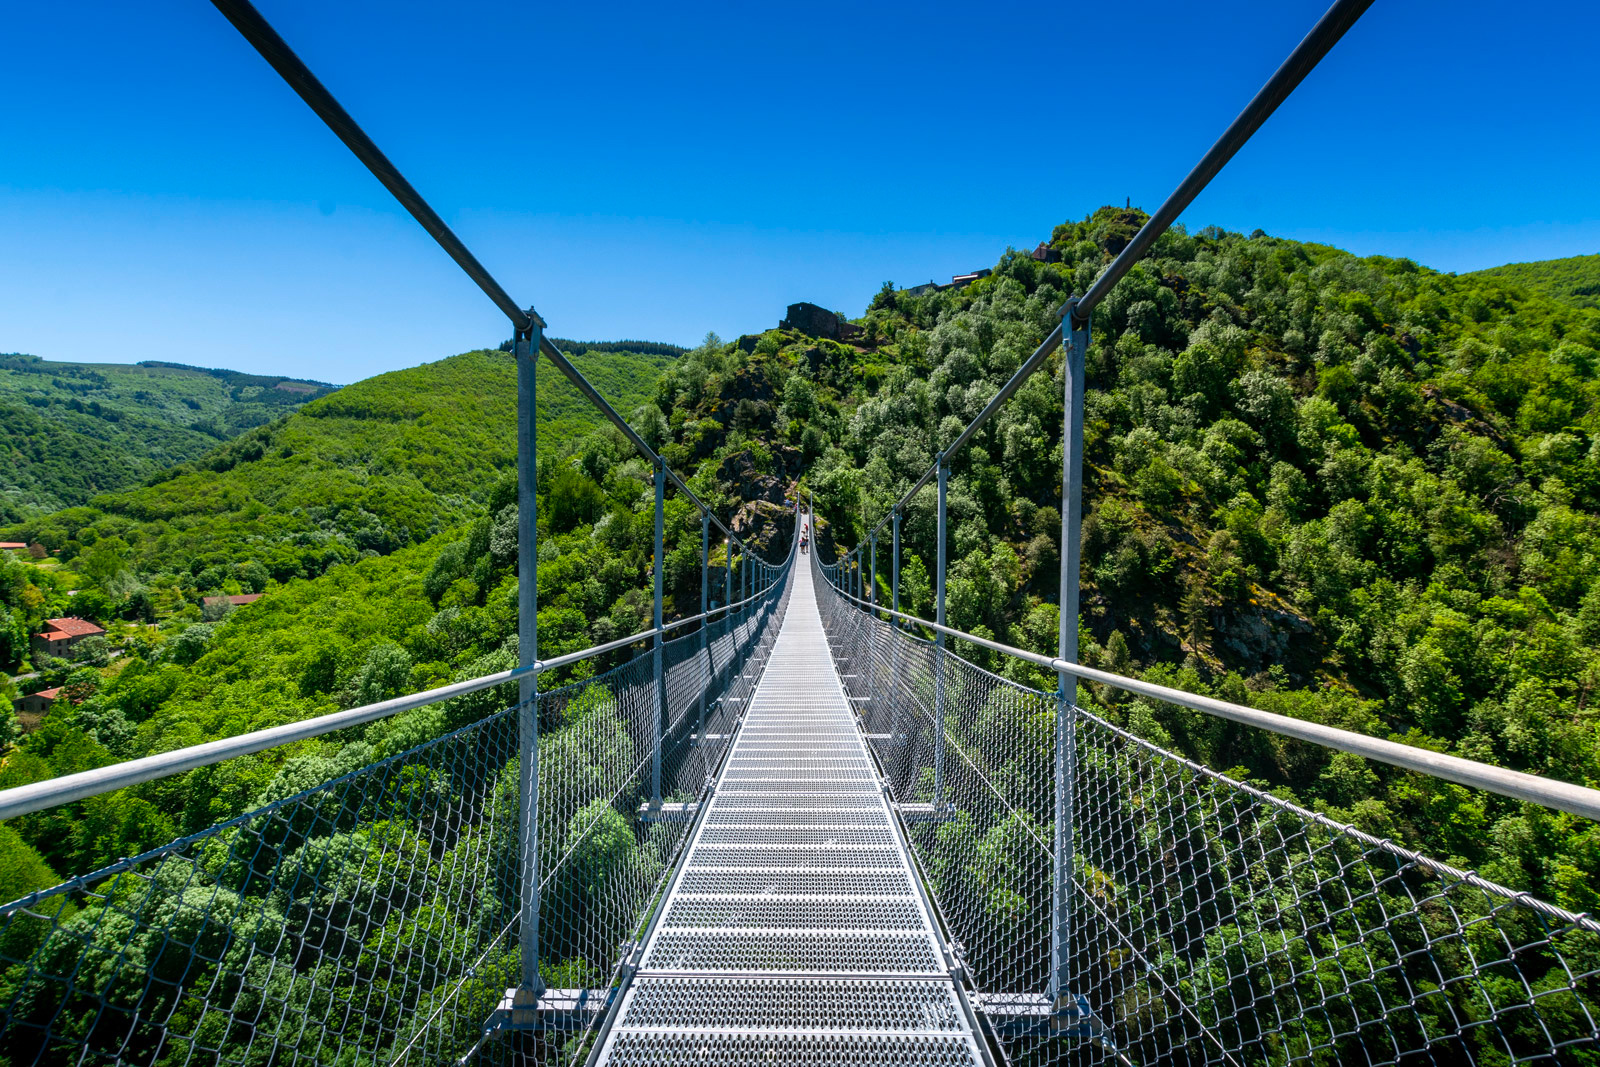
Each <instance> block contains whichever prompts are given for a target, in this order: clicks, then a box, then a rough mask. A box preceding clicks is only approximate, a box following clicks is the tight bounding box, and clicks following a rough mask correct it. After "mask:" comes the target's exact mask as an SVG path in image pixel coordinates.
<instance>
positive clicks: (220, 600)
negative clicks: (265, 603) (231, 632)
mask: <svg viewBox="0 0 1600 1067" xmlns="http://www.w3.org/2000/svg"><path fill="white" fill-rule="evenodd" d="M261 597H262V594H260V593H234V594H232V595H231V596H208V597H201V598H200V603H201V604H202V605H203V606H205V607H208V608H220V607H221V606H222V605H224V604H228V605H230V606H232V607H236V608H239V607H243V606H244V605H246V604H254V603H255V602H256V601H258V600H260V599H261Z"/></svg>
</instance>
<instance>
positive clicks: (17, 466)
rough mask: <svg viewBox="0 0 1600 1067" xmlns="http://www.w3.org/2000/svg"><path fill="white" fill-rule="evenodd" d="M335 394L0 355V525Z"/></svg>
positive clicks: (128, 482)
mask: <svg viewBox="0 0 1600 1067" xmlns="http://www.w3.org/2000/svg"><path fill="white" fill-rule="evenodd" d="M334 388H335V387H334V386H331V385H327V384H325V383H323V382H310V381H301V380H299V379H294V378H284V377H281V376H273V375H256V374H244V373H241V372H238V371H227V370H206V369H203V368H199V367H187V366H184V365H182V364H178V363H159V362H146V363H139V364H131V365H130V364H120V363H56V362H51V361H48V360H43V359H39V358H38V357H36V356H25V355H19V354H15V353H13V354H9V355H0V522H8V521H11V522H14V521H16V520H18V519H20V518H22V517H23V516H25V515H30V514H38V513H40V512H46V511H54V510H57V509H59V508H62V507H66V506H70V505H73V504H82V503H86V502H88V500H89V499H90V498H92V497H93V496H95V495H96V494H98V493H103V492H112V491H115V490H118V489H125V488H127V487H129V486H132V485H137V484H138V483H139V482H141V481H143V480H144V479H145V478H147V477H149V476H150V475H152V474H154V473H156V472H158V471H161V470H164V469H165V468H167V467H171V466H173V465H174V464H178V463H184V462H187V461H190V460H194V459H197V458H198V457H200V456H202V455H204V454H205V453H207V452H209V451H210V450H212V449H213V448H215V447H216V446H217V444H218V443H219V442H221V441H226V440H228V439H230V438H232V437H235V436H237V435H238V434H240V433H242V432H244V431H245V430H248V429H251V428H252V427H256V426H261V425H263V424H265V423H267V422H270V421H272V420H273V419H276V418H280V417H282V416H283V415H285V414H287V413H289V412H292V411H294V410H295V409H296V408H298V407H300V406H301V405H302V404H304V403H305V402H306V401H308V400H312V399H315V398H316V397H319V396H324V395H326V394H327V393H329V392H332V391H333V389H334Z"/></svg>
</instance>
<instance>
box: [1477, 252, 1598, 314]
mask: <svg viewBox="0 0 1600 1067" xmlns="http://www.w3.org/2000/svg"><path fill="white" fill-rule="evenodd" d="M1463 277H1466V278H1501V279H1504V280H1505V281H1508V282H1511V283H1512V284H1514V285H1520V286H1522V287H1523V288H1525V289H1529V290H1532V291H1533V292H1536V293H1543V294H1544V295H1545V296H1548V297H1550V298H1551V299H1553V300H1559V301H1561V302H1562V303H1564V304H1571V305H1573V306H1574V307H1588V308H1600V255H1592V256H1572V257H1570V258H1568V259H1545V260H1538V261H1536V262H1533V263H1507V264H1506V265H1505V266H1503V267H1490V268H1489V269H1488V270H1480V271H1475V272H1473V273H1472V274H1467V275H1463Z"/></svg>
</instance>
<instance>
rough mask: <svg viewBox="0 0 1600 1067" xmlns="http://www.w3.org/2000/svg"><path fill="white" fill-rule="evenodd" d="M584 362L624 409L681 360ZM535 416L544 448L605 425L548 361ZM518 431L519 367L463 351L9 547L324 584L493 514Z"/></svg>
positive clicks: (145, 569) (37, 525)
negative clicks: (99, 551) (216, 567)
mask: <svg viewBox="0 0 1600 1067" xmlns="http://www.w3.org/2000/svg"><path fill="white" fill-rule="evenodd" d="M574 362H575V364H576V365H577V366H578V367H579V368H580V369H581V370H583V371H584V373H585V374H586V375H587V376H589V377H590V380H591V381H592V382H593V383H594V384H595V386H596V388H598V389H599V390H600V391H601V392H602V394H603V395H606V396H608V397H609V398H611V399H612V401H613V402H614V403H615V404H616V405H617V406H618V407H619V408H620V409H621V410H623V411H625V412H626V411H631V410H632V409H633V408H635V407H637V406H638V405H639V404H640V403H642V402H644V401H645V400H646V399H647V398H648V397H649V396H650V395H651V394H652V391H653V389H654V384H655V378H656V376H657V374H658V373H659V369H660V367H661V366H663V365H664V364H666V363H669V362H670V357H669V356H665V355H635V354H631V353H623V352H593V353H585V354H584V355H582V356H578V357H575V360H574ZM539 409H540V427H539V429H540V439H541V443H542V446H543V447H545V448H555V447H557V446H559V445H560V444H561V443H562V442H570V441H571V440H573V439H574V438H576V437H579V436H582V435H583V434H585V433H587V432H588V431H589V430H591V429H593V428H594V427H595V426H597V425H598V424H599V423H600V421H601V416H600V415H599V414H598V413H597V412H596V411H595V410H594V408H593V407H592V406H590V404H589V403H588V401H587V400H585V399H584V398H583V396H582V395H581V394H580V393H579V392H578V391H577V389H576V388H574V387H573V386H572V385H571V384H569V383H568V382H567V381H566V380H565V379H564V378H562V377H561V376H560V374H559V373H558V372H556V371H555V370H554V369H552V368H550V367H549V365H548V364H545V365H544V366H543V367H542V368H541V375H540V402H539ZM515 432H516V373H515V367H514V365H513V363H512V360H511V357H510V356H509V355H507V354H504V353H500V352H494V351H477V352H467V353H464V354H462V355H459V356H454V357H451V358H449V359H445V360H440V361H439V362H437V363H429V364H424V365H423V366H420V367H413V368H410V369H408V370H402V371H395V372H392V373H390V374H382V375H378V376H377V377H375V378H369V379H367V380H365V381H362V382H357V383H356V384H354V385H351V386H347V387H345V388H343V389H341V390H339V391H338V392H336V393H332V394H330V395H327V396H323V397H321V398H320V399H318V400H315V401H313V402H311V403H310V404H307V405H306V406H305V407H304V408H303V409H301V410H300V411H299V412H297V413H296V414H294V415H292V416H289V417H287V418H283V419H279V420H277V421H275V422H272V423H270V424H268V425H265V426H259V427H257V428H255V429H253V430H249V431H247V432H246V433H244V434H242V435H241V436H239V437H237V438H236V439H234V440H232V441H230V442H228V443H227V444H225V445H222V446H220V447H214V448H213V449H212V450H211V451H209V452H208V453H206V454H205V455H203V456H201V457H200V458H198V459H196V460H193V461H191V462H186V463H182V464H179V465H177V466H174V467H171V468H169V469H167V470H165V471H162V472H159V473H157V474H155V475H153V476H152V477H150V478H149V479H148V481H147V484H145V485H143V486H140V487H137V488H133V489H128V490H125V491H123V492H119V493H110V494H105V495H102V496H99V497H97V498H95V500H94V502H93V504H91V505H87V506H84V507H79V508H70V509H66V510H63V511H58V512H56V513H54V514H51V515H47V516H40V517H37V518H33V519H30V520H28V521H26V522H23V523H21V524H19V525H16V526H14V527H13V528H12V530H11V533H10V534H9V535H8V536H10V537H13V538H15V539H24V540H29V541H39V542H42V543H43V544H44V545H46V546H47V547H48V548H50V549H52V550H56V549H61V550H63V552H64V555H65V557H66V558H67V559H71V558H74V557H75V556H77V555H78V554H80V552H82V551H83V549H84V548H85V547H86V546H87V545H90V544H93V543H94V542H95V540H98V539H99V538H104V537H115V538H117V539H118V541H119V542H120V543H121V547H119V548H118V549H117V550H116V551H117V552H118V554H119V558H120V559H121V560H122V562H123V564H124V565H125V566H126V567H127V568H128V569H130V570H131V571H133V572H134V573H142V574H153V573H161V572H171V571H174V570H189V571H192V572H195V573H198V572H199V571H201V570H203V569H204V568H205V567H207V566H210V565H213V564H220V565H231V564H234V563H243V562H245V561H247V560H248V561H253V562H255V563H258V564H260V565H261V566H263V567H265V568H266V570H267V572H268V573H269V574H270V575H271V577H272V578H274V579H276V580H279V581H285V580H288V579H290V578H293V577H301V576H314V575H317V574H320V573H322V571H323V570H325V569H326V568H327V567H328V566H330V565H332V564H333V563H337V562H340V561H348V560H353V559H356V558H358V557H359V556H360V555H361V554H363V553H370V552H376V553H380V554H386V553H389V552H392V551H394V550H396V549H398V548H400V547H402V546H405V545H408V544H413V543H417V542H420V541H423V540H426V539H427V538H429V537H432V536H433V535H434V534H436V533H437V532H439V531H440V530H442V529H445V528H447V527H449V526H451V525H453V524H455V523H458V522H460V521H461V519H462V518H463V517H465V516H467V515H468V514H470V513H471V512H472V511H473V509H474V508H478V507H481V506H482V505H483V503H484V501H485V499H486V494H487V491H488V489H489V487H490V486H491V485H493V484H494V482H495V480H496V479H497V478H499V477H501V476H502V475H503V474H504V473H505V472H507V471H509V470H511V469H513V468H514V466H515V463H516V438H515ZM85 532H87V533H88V535H89V537H90V538H91V540H89V541H85V540H84V539H83V534H84V533H85Z"/></svg>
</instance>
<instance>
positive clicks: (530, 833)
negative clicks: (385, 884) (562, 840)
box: [512, 308, 544, 1007]
mask: <svg viewBox="0 0 1600 1067" xmlns="http://www.w3.org/2000/svg"><path fill="white" fill-rule="evenodd" d="M528 320H529V323H528V328H527V329H526V330H522V331H518V335H517V338H516V342H515V344H514V345H513V346H512V347H513V358H514V359H515V360H516V362H517V665H518V666H521V667H527V666H531V665H532V664H534V663H536V662H537V661H538V659H539V513H538V507H539V497H538V475H539V437H538V435H539V411H538V398H539V342H540V340H541V331H542V329H543V326H544V322H543V321H542V320H541V319H540V318H539V316H538V315H537V314H535V313H534V311H533V309H532V308H529V309H528ZM517 688H518V693H517V760H518V790H519V795H520V800H521V804H520V808H521V818H520V819H519V820H518V828H517V829H518V851H519V864H518V873H519V877H520V881H521V894H520V900H519V903H520V905H521V922H520V924H519V929H518V942H519V947H520V949H521V954H522V969H521V974H520V978H519V981H518V984H517V992H516V995H515V998H514V1002H515V1003H516V1004H518V1005H519V1006H525V1007H531V1006H532V1005H534V1004H537V1003H538V1000H539V997H540V996H542V995H543V994H544V981H543V979H541V978H540V976H539V683H538V676H537V675H535V674H533V673H531V672H530V673H529V674H527V675H526V676H524V677H523V678H522V680H521V681H520V682H519V683H518V685H517Z"/></svg>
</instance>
